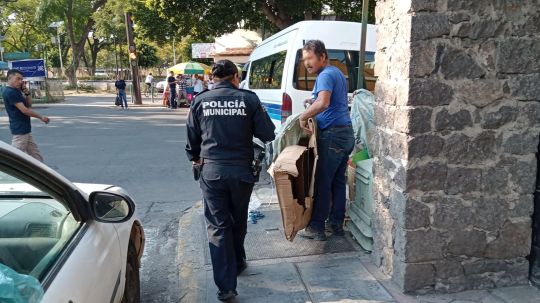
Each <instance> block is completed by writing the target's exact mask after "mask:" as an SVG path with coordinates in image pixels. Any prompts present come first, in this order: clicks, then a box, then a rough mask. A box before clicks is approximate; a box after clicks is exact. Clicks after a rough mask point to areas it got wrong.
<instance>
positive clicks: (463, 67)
mask: <svg viewBox="0 0 540 303" xmlns="http://www.w3.org/2000/svg"><path fill="white" fill-rule="evenodd" d="M441 73H442V74H443V75H444V78H445V79H451V80H454V79H477V78H481V77H482V76H484V75H485V74H486V72H485V71H484V69H483V68H482V67H481V66H480V65H479V64H478V63H477V62H476V61H475V60H474V59H473V58H472V57H471V56H470V55H468V54H467V53H465V52H464V51H462V50H458V49H446V50H445V51H444V54H443V57H442V61H441Z"/></svg>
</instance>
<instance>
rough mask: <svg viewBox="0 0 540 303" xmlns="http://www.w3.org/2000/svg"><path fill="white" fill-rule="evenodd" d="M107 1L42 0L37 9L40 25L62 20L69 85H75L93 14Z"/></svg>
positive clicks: (93, 22)
mask: <svg viewBox="0 0 540 303" xmlns="http://www.w3.org/2000/svg"><path fill="white" fill-rule="evenodd" d="M106 3H107V0H44V1H41V5H40V6H39V7H38V16H39V18H40V19H41V20H42V23H45V22H53V21H58V20H63V21H64V23H65V28H66V32H67V36H68V39H69V43H70V46H71V54H72V59H71V65H70V69H69V72H68V73H67V74H68V78H69V84H70V85H71V86H76V85H77V69H78V67H79V62H80V59H81V57H82V55H83V52H84V46H85V44H86V42H87V39H88V33H89V32H90V31H91V30H92V28H93V26H94V24H95V21H94V19H93V14H94V12H97V11H98V10H99V9H101V8H102V7H103V6H104V5H105V4H106Z"/></svg>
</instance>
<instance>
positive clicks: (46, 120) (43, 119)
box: [40, 116, 51, 124]
mask: <svg viewBox="0 0 540 303" xmlns="http://www.w3.org/2000/svg"><path fill="white" fill-rule="evenodd" d="M40 120H41V121H43V123H45V124H49V122H50V121H51V120H50V119H49V117H45V116H41V119H40Z"/></svg>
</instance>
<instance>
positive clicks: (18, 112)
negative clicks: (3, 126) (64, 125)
mask: <svg viewBox="0 0 540 303" xmlns="http://www.w3.org/2000/svg"><path fill="white" fill-rule="evenodd" d="M2 98H3V99H4V106H5V108H6V112H7V114H8V117H9V129H10V130H11V135H12V141H11V145H13V146H14V147H16V148H18V149H20V150H22V151H23V152H25V153H27V154H29V155H30V156H32V157H34V158H36V159H37V160H39V161H41V162H43V157H42V156H41V153H40V151H39V148H38V146H37V144H36V142H35V141H34V138H33V137H32V124H31V122H30V118H31V117H34V118H37V119H39V120H41V121H43V123H45V124H48V123H49V121H50V120H49V118H48V117H46V116H43V115H40V114H38V113H37V112H35V111H33V110H32V109H31V107H32V96H31V95H30V91H29V90H28V88H27V87H26V85H25V84H24V82H23V74H22V72H21V71H19V70H16V69H10V70H8V72H7V86H6V87H5V88H4V91H3V93H2Z"/></svg>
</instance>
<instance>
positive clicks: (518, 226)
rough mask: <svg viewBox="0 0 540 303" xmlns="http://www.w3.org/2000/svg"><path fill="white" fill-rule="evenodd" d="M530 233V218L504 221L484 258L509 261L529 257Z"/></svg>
mask: <svg viewBox="0 0 540 303" xmlns="http://www.w3.org/2000/svg"><path fill="white" fill-rule="evenodd" d="M531 233H532V225H531V220H530V218H529V219H523V220H516V221H511V220H508V221H506V222H505V224H504V226H503V228H502V229H501V231H500V232H499V235H498V237H497V238H496V239H495V240H494V241H492V242H490V243H489V244H488V246H487V249H486V257H487V258H490V259H511V258H517V257H525V256H527V255H529V254H530V252H531Z"/></svg>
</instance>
